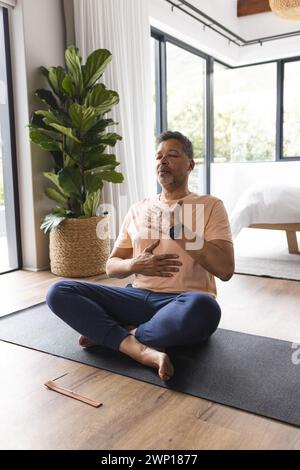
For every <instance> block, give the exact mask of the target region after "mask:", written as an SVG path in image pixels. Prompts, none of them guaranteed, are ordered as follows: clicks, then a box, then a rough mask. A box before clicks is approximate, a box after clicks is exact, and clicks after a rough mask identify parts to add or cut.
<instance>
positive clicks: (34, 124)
mask: <svg viewBox="0 0 300 470" xmlns="http://www.w3.org/2000/svg"><path fill="white" fill-rule="evenodd" d="M28 127H29V128H30V129H44V130H47V131H51V132H52V131H53V129H52V127H50V126H47V124H45V123H44V118H43V116H39V115H38V114H36V112H33V113H32V115H31V119H30V124H29V125H28Z"/></svg>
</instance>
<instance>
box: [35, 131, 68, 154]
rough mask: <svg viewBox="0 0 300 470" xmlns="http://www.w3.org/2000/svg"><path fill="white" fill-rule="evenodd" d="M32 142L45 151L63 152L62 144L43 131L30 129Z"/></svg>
mask: <svg viewBox="0 0 300 470" xmlns="http://www.w3.org/2000/svg"><path fill="white" fill-rule="evenodd" d="M29 136H30V140H31V141H32V142H34V143H35V144H37V145H39V146H40V147H41V148H42V149H44V150H62V144H61V142H59V141H57V140H55V139H53V138H52V137H50V136H49V135H48V134H47V133H46V132H44V131H42V130H41V129H30V133H29Z"/></svg>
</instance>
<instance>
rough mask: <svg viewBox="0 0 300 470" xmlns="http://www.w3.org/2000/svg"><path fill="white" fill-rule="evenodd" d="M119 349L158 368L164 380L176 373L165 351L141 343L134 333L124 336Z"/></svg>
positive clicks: (147, 364) (141, 361)
mask: <svg viewBox="0 0 300 470" xmlns="http://www.w3.org/2000/svg"><path fill="white" fill-rule="evenodd" d="M119 351H121V352H123V353H124V354H127V355H128V356H130V357H132V358H133V359H135V360H136V361H138V362H140V363H141V364H144V365H146V366H150V367H153V368H155V369H158V375H159V377H160V378H161V379H162V380H169V379H170V378H171V377H172V376H173V375H174V367H173V364H172V363H171V360H170V358H169V356H168V355H167V354H166V353H165V352H161V351H158V350H157V349H154V348H152V347H150V346H147V345H145V344H142V343H140V342H139V341H138V340H137V339H136V338H135V337H134V336H133V335H129V336H127V337H126V338H124V340H123V341H122V342H121V344H120V346H119Z"/></svg>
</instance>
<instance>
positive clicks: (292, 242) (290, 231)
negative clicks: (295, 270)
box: [249, 223, 300, 255]
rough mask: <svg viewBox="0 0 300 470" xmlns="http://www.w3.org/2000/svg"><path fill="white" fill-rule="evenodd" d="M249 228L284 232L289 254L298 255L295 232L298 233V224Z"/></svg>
mask: <svg viewBox="0 0 300 470" xmlns="http://www.w3.org/2000/svg"><path fill="white" fill-rule="evenodd" d="M249 228H263V229H269V230H285V233H286V238H287V243H288V248H289V253H291V254H294V255H300V251H299V248H298V241H297V235H296V232H300V223H299V224H298V223H295V224H251V225H249Z"/></svg>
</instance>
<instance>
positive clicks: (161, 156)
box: [156, 139, 195, 187]
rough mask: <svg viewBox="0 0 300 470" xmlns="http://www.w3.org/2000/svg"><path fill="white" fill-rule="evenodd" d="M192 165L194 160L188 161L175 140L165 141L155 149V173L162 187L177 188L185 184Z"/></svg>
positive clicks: (179, 144)
mask: <svg viewBox="0 0 300 470" xmlns="http://www.w3.org/2000/svg"><path fill="white" fill-rule="evenodd" d="M194 164H195V163H194V160H190V159H189V158H188V156H187V155H186V154H185V153H184V152H183V149H182V145H181V143H180V142H179V141H178V140H177V139H169V140H165V141H163V142H161V143H160V144H159V146H158V147H157V151H156V173H157V176H158V179H159V183H160V184H161V185H162V186H163V187H179V186H181V185H183V184H185V183H186V181H187V179H188V176H189V173H190V171H191V170H192V169H193V168H194Z"/></svg>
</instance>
